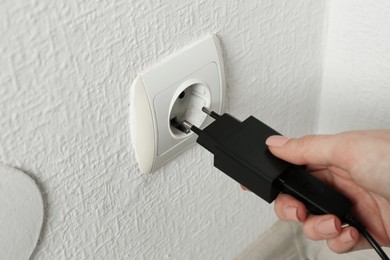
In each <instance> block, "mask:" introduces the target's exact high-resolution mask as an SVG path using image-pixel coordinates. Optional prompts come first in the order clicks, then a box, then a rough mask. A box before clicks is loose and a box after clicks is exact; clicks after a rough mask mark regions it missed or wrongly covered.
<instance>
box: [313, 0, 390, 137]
mask: <svg viewBox="0 0 390 260" xmlns="http://www.w3.org/2000/svg"><path fill="white" fill-rule="evenodd" d="M389 28H390V2H389V1H386V0H379V1H372V0H370V1H365V0H343V1H337V0H330V1H329V18H328V33H327V42H326V51H325V57H324V75H323V85H322V93H321V104H320V113H319V121H318V132H320V133H334V132H339V131H346V130H351V129H372V128H389V127H390V102H389V100H390V73H389V71H390V44H389V42H390V29H389Z"/></svg>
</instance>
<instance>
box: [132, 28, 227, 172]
mask: <svg viewBox="0 0 390 260" xmlns="http://www.w3.org/2000/svg"><path fill="white" fill-rule="evenodd" d="M224 89H225V73H224V68H223V62H222V54H221V47H220V44H219V41H218V38H217V37H216V36H209V37H207V38H206V39H203V40H201V41H199V42H197V43H195V44H193V45H192V46H189V47H187V48H185V49H183V50H181V51H179V52H178V53H175V54H173V55H171V56H170V57H168V58H166V59H165V60H164V61H162V62H160V63H159V64H157V65H155V66H153V67H152V68H150V69H149V70H146V71H144V72H142V73H140V74H139V75H138V76H137V77H136V79H135V80H134V82H133V85H132V89H131V97H130V98H131V102H130V104H131V108H130V109H131V110H130V126H131V135H132V141H133V146H134V149H135V153H136V158H137V161H138V164H139V167H140V169H141V171H142V172H144V173H149V172H152V171H154V170H156V169H157V168H159V167H160V166H162V165H163V164H165V163H166V162H168V161H170V160H171V159H173V158H174V157H176V156H177V155H179V154H180V153H182V152H183V151H184V150H185V149H187V148H188V147H189V146H190V145H192V144H193V143H195V140H196V138H197V136H196V135H195V134H193V133H192V132H191V133H189V134H184V133H180V132H178V131H172V128H171V125H170V119H171V118H170V117H171V116H172V113H178V114H180V111H177V109H181V107H180V104H179V105H177V104H175V102H176V100H177V99H178V98H179V95H180V93H182V92H183V91H187V90H189V91H188V93H190V95H193V96H190V97H189V96H187V97H185V98H190V99H189V100H188V101H186V102H190V106H191V107H190V106H186V107H189V108H188V109H189V110H191V111H186V113H183V115H184V117H185V116H186V115H188V116H189V117H190V118H191V119H192V120H193V121H196V122H191V120H190V119H189V118H186V119H188V121H190V122H191V123H193V124H195V125H196V123H201V125H197V126H198V127H199V128H201V129H202V128H204V127H205V126H207V125H208V124H210V123H211V122H212V119H211V118H207V117H205V114H204V113H203V112H202V111H201V107H202V106H208V107H209V109H211V110H213V111H215V112H217V113H221V112H222V105H223V101H224ZM186 93H187V92H186ZM195 109H196V110H198V109H199V111H198V112H199V114H197V113H198V112H197V111H196V110H195ZM173 111H174V112H173ZM183 112H184V111H183ZM187 112H188V113H187Z"/></svg>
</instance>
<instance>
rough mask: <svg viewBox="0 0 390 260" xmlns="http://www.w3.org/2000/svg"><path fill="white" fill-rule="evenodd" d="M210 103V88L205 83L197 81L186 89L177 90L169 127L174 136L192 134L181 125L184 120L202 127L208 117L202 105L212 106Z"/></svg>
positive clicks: (181, 136) (182, 136)
mask: <svg viewBox="0 0 390 260" xmlns="http://www.w3.org/2000/svg"><path fill="white" fill-rule="evenodd" d="M187 86H188V85H187ZM181 88H183V86H182V87H181ZM179 90H180V88H179ZM210 103H211V94H210V89H209V88H208V87H207V86H206V85H205V84H202V83H195V84H191V85H189V86H188V87H185V86H184V90H180V91H177V93H176V94H175V95H174V96H173V99H172V102H171V104H173V105H171V109H170V111H169V128H170V131H171V134H172V136H173V137H174V138H184V137H186V136H188V135H189V134H190V132H189V131H185V129H183V127H182V126H181V123H182V122H183V121H184V120H187V121H188V122H190V123H191V124H193V125H195V126H197V127H200V126H201V125H202V124H203V123H204V121H205V120H206V117H207V115H206V114H205V113H203V112H202V107H210Z"/></svg>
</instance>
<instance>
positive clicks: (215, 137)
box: [179, 108, 389, 259]
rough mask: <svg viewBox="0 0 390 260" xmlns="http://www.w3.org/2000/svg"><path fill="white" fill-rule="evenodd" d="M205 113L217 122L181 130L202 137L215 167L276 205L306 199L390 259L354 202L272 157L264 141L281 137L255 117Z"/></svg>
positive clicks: (185, 124) (309, 206)
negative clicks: (282, 196) (284, 197)
mask: <svg viewBox="0 0 390 260" xmlns="http://www.w3.org/2000/svg"><path fill="white" fill-rule="evenodd" d="M202 110H203V112H205V113H207V114H208V115H209V116H211V117H212V118H214V119H215V121H214V122H212V123H211V124H210V125H208V126H207V127H205V128H204V129H203V130H201V129H199V128H197V127H196V126H194V125H192V124H191V123H190V122H187V121H184V122H183V123H182V124H179V125H181V126H182V127H181V129H183V128H185V129H190V130H191V131H193V132H194V133H196V134H197V135H198V139H197V142H198V143H199V144H200V145H201V146H203V147H204V148H206V149H207V150H208V151H210V152H211V153H213V154H214V166H215V167H216V168H218V169H219V170H221V171H222V172H224V173H226V174H227V175H228V176H230V177H231V178H233V179H234V180H236V181H237V182H239V183H240V184H242V185H243V186H245V187H246V188H248V189H249V190H251V191H252V192H253V193H255V194H256V195H258V196H259V197H261V198H262V199H264V200H265V201H267V202H268V203H271V202H272V201H274V200H275V198H276V197H277V195H278V194H279V193H280V192H283V193H287V194H290V195H292V196H294V197H295V198H297V199H298V200H300V201H302V202H303V203H304V204H305V205H306V207H307V210H308V211H309V212H310V213H311V214H318V215H321V214H333V215H336V216H337V217H338V218H339V219H340V220H341V221H342V222H343V223H347V224H349V225H351V226H354V227H356V228H357V230H358V231H359V232H360V233H361V234H362V235H363V236H364V237H365V238H366V239H367V240H368V242H370V244H371V245H372V246H373V247H374V249H375V250H376V251H377V253H378V254H379V255H380V256H381V258H382V259H389V258H388V257H387V256H386V254H385V253H384V252H383V250H382V249H381V247H380V246H379V244H378V243H377V242H376V241H375V240H374V239H373V238H372V237H371V235H370V234H369V233H368V232H367V231H366V229H365V228H364V226H363V225H362V224H361V223H360V222H359V221H358V220H357V219H356V218H355V217H354V216H353V215H352V214H351V213H350V212H351V208H352V202H351V201H350V200H349V199H348V198H347V197H345V196H344V195H343V194H341V193H340V192H338V191H336V190H335V189H333V188H332V187H331V186H329V185H327V184H325V183H323V182H321V181H320V180H318V179H317V178H315V177H314V176H313V175H311V174H310V173H308V172H307V171H306V170H305V168H304V167H303V166H297V165H293V164H291V163H288V162H286V161H283V160H281V159H279V158H277V157H275V156H274V155H272V154H271V153H270V151H269V150H268V147H267V145H266V144H265V140H266V139H267V138H268V137H269V136H271V135H280V134H279V133H278V132H277V131H275V130H273V129H272V128H271V127H269V126H267V125H266V124H264V123H263V122H261V121H260V120H258V119H256V118H255V117H253V116H250V117H248V118H247V119H246V120H245V121H243V122H240V121H239V120H237V119H236V118H234V117H232V116H231V115H229V114H226V113H225V114H223V115H218V114H217V113H215V112H213V111H209V110H208V109H206V108H203V109H202Z"/></svg>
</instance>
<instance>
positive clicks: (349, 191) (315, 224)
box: [266, 130, 390, 253]
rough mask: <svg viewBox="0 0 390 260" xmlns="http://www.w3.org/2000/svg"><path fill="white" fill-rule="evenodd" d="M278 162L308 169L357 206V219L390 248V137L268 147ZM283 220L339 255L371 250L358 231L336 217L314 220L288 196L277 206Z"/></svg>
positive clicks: (377, 133) (277, 139) (320, 138)
mask: <svg viewBox="0 0 390 260" xmlns="http://www.w3.org/2000/svg"><path fill="white" fill-rule="evenodd" d="M266 143H267V145H268V147H269V149H270V151H271V152H272V153H273V154H274V155H275V156H277V157H279V158H281V159H283V160H286V161H288V162H291V163H293V164H297V165H307V169H308V170H309V171H310V172H311V173H312V174H313V175H315V176H316V177H317V178H319V179H321V180H322V181H324V182H326V183H328V184H330V185H332V186H333V187H334V188H335V189H337V190H339V191H340V192H341V193H343V194H344V195H345V196H347V197H348V198H349V199H350V200H351V201H352V202H353V205H354V206H353V209H352V212H353V214H354V215H355V216H356V217H358V218H359V219H360V221H361V222H362V223H363V224H364V225H365V226H366V229H367V230H368V231H369V232H370V233H371V235H372V236H373V237H374V238H375V239H376V240H377V241H378V243H379V244H381V245H382V246H390V131H389V130H374V131H353V132H344V133H340V134H335V135H316V136H305V137H302V138H291V139H289V138H287V137H283V136H272V137H270V138H268V139H267V141H266ZM274 207H275V212H276V214H277V216H278V217H279V218H280V219H281V220H285V221H296V222H301V223H302V229H303V232H304V234H305V235H306V236H307V237H308V238H310V239H312V240H326V241H327V244H328V247H329V248H330V249H331V250H332V251H334V252H336V253H345V252H350V251H354V250H361V249H366V248H371V246H370V245H369V244H368V242H367V241H366V240H365V239H364V237H363V236H361V235H360V234H359V232H358V231H357V230H356V229H355V228H353V227H344V228H342V223H341V221H340V220H339V219H338V218H337V217H336V216H334V215H321V216H317V215H308V213H307V212H306V208H305V206H304V205H303V204H302V203H301V202H300V201H298V200H296V199H295V198H293V197H291V196H289V195H287V194H279V196H278V197H277V199H276V200H275V204H274Z"/></svg>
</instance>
